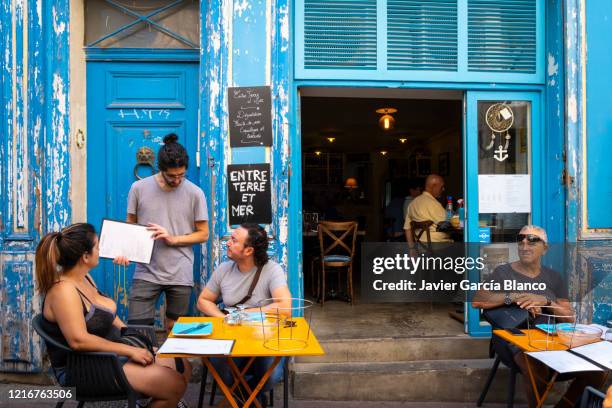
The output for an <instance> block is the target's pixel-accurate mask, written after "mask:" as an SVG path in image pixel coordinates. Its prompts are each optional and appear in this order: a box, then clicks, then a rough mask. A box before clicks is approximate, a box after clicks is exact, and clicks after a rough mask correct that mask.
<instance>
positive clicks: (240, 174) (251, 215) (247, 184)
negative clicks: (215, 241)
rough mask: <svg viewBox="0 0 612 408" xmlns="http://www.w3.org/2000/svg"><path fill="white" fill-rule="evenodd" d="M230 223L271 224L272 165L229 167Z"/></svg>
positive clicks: (238, 165) (236, 165) (231, 165)
mask: <svg viewBox="0 0 612 408" xmlns="http://www.w3.org/2000/svg"><path fill="white" fill-rule="evenodd" d="M227 187H228V193H229V194H228V198H229V222H230V224H231V225H236V224H241V223H243V222H255V223H258V224H270V223H271V222H272V197H271V195H270V164H269V163H262V164H230V165H228V166H227Z"/></svg>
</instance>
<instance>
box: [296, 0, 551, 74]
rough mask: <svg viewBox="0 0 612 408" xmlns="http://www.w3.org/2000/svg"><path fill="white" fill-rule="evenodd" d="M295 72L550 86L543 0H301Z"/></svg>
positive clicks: (544, 3)
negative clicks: (547, 82) (546, 64)
mask: <svg viewBox="0 0 612 408" xmlns="http://www.w3.org/2000/svg"><path fill="white" fill-rule="evenodd" d="M295 5H296V7H295V10H296V15H295V24H296V26H295V34H296V35H295V77H296V78H297V79H313V80H319V79H320V80H328V79H329V80H334V79H341V80H367V81H440V82H503V83H522V84H544V83H545V72H544V62H545V61H544V59H545V55H544V50H545V44H544V35H545V32H546V31H545V27H544V21H545V15H546V12H545V5H546V2H545V1H543V0H504V1H502V2H500V1H498V0H495V1H494V0H295Z"/></svg>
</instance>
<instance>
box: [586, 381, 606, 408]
mask: <svg viewBox="0 0 612 408" xmlns="http://www.w3.org/2000/svg"><path fill="white" fill-rule="evenodd" d="M605 398H606V396H605V395H604V393H603V392H601V391H599V390H598V389H596V388H593V387H591V386H588V387H586V388H585V389H584V392H583V393H582V398H581V399H580V408H601V407H602V406H603V401H604V399H605Z"/></svg>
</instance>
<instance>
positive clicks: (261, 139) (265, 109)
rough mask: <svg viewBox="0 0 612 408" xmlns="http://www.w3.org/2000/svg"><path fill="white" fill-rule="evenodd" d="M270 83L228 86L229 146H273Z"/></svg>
mask: <svg viewBox="0 0 612 408" xmlns="http://www.w3.org/2000/svg"><path fill="white" fill-rule="evenodd" d="M271 99H272V97H271V96H270V87H269V86H256V87H240V88H231V87H230V88H228V96H227V101H228V102H227V103H228V108H229V126H230V129H229V130H230V146H231V147H248V146H272V102H271Z"/></svg>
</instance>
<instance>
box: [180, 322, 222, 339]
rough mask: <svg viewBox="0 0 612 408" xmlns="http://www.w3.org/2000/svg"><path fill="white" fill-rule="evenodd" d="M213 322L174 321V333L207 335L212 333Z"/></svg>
mask: <svg viewBox="0 0 612 408" xmlns="http://www.w3.org/2000/svg"><path fill="white" fill-rule="evenodd" d="M212 329H213V327H212V323H210V322H206V323H198V322H193V323H174V327H172V334H174V335H175V336H206V335H209V334H212Z"/></svg>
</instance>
